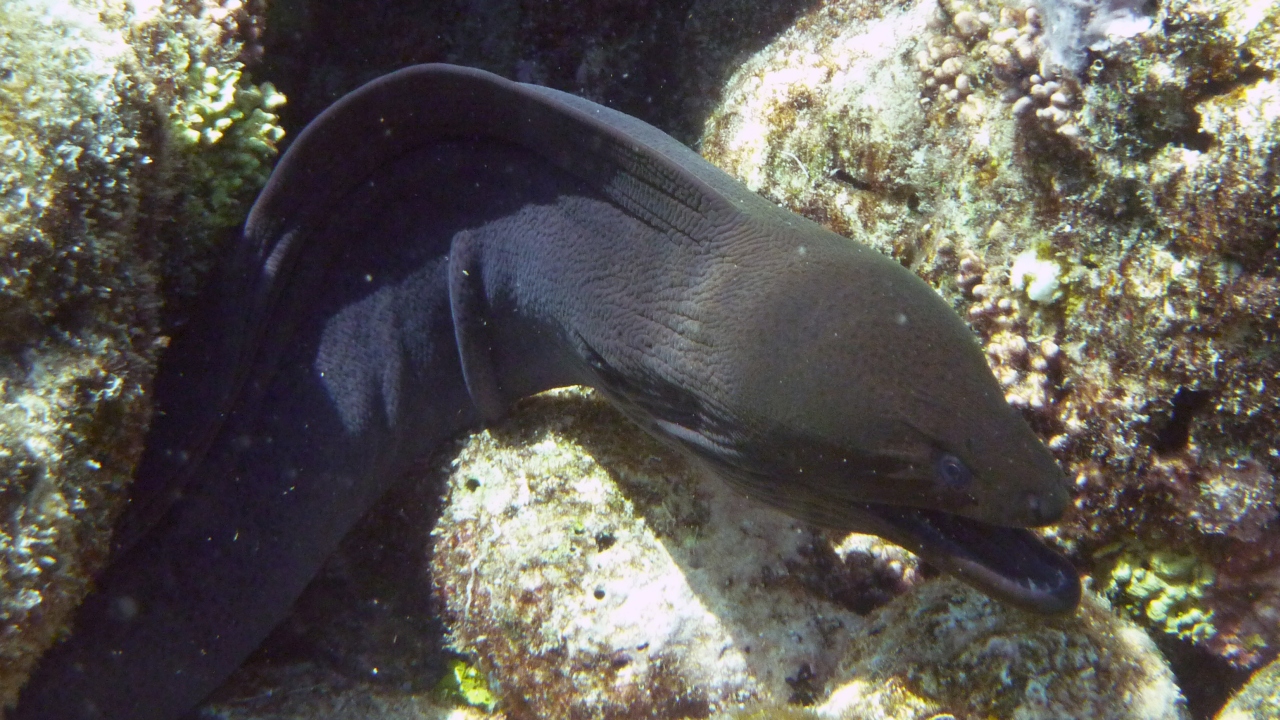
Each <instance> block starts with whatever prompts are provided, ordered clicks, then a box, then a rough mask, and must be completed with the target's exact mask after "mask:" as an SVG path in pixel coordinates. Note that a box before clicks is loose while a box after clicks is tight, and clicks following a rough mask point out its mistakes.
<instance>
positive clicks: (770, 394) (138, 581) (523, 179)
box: [11, 65, 1080, 720]
mask: <svg viewBox="0 0 1280 720" xmlns="http://www.w3.org/2000/svg"><path fill="white" fill-rule="evenodd" d="M225 270H226V272H225V274H224V277H222V278H221V280H219V281H218V282H217V283H215V286H216V287H215V289H214V290H212V291H211V292H210V294H209V298H208V301H207V304H206V310H205V312H204V313H203V314H202V315H200V316H199V317H197V318H196V319H195V320H194V321H193V322H192V323H191V325H190V327H189V328H188V329H187V331H186V332H185V333H184V334H183V336H182V337H180V338H178V340H177V341H176V342H175V344H174V347H173V349H172V350H171V351H170V353H169V355H168V356H167V357H166V358H165V360H164V362H163V363H162V367H161V371H160V375H159V377H158V379H157V389H156V402H157V407H158V412H157V414H156V417H155V420H154V423H153V428H152V430H151V434H150V435H149V438H148V445H147V451H146V453H145V455H144V458H143V461H142V463H141V465H140V467H139V470H138V473H137V480H136V483H135V500H134V501H133V503H132V504H131V506H130V508H129V510H128V511H127V513H126V515H125V517H124V519H123V521H122V523H121V525H120V527H119V529H118V532H117V537H118V538H119V540H118V544H117V547H116V548H115V549H114V553H113V559H112V562H111V564H110V566H109V567H108V569H107V570H106V571H105V572H104V573H103V575H102V576H101V577H100V578H99V579H98V582H97V588H96V591H95V592H94V593H93V594H92V595H91V596H90V597H89V598H88V599H87V600H86V601H85V603H84V604H83V605H82V607H81V608H80V610H79V611H78V614H77V616H76V618H75V624H74V626H73V630H72V633H71V634H70V636H69V638H68V639H67V640H65V641H64V642H62V643H60V644H59V645H57V646H56V647H55V648H54V649H52V650H51V651H50V652H49V653H48V654H47V655H46V657H45V658H44V659H43V660H42V662H41V664H40V666H39V667H38V669H37V671H36V673H35V674H34V675H33V677H32V679H31V681H30V682H29V683H28V685H27V687H26V688H25V690H24V691H23V693H22V695H21V698H20V700H19V705H18V708H17V709H16V710H14V711H13V713H12V715H11V717H13V718H22V719H23V720H32V719H37V718H40V719H46V720H47V719H49V718H66V719H68V720H71V719H75V718H107V719H110V720H116V719H119V720H125V719H131V720H172V719H173V718H177V717H179V716H181V715H183V714H184V713H186V712H187V711H189V710H190V709H191V708H193V707H194V706H195V705H196V704H197V703H198V702H199V701H200V700H201V699H202V698H203V697H204V696H205V695H206V694H208V693H209V692H210V691H211V690H212V689H214V688H215V687H216V686H217V685H218V684H219V683H220V682H221V681H222V680H223V679H224V678H225V677H226V676H227V675H228V674H229V673H230V672H231V671H232V670H234V669H235V668H236V667H237V666H238V665H239V664H240V663H241V662H242V661H243V660H244V658H245V657H246V656H247V655H248V654H249V653H250V652H251V651H252V650H253V649H254V648H255V647H256V646H257V645H258V643H259V642H260V641H261V640H262V639H263V638H264V637H265V636H266V635H267V634H268V632H269V631H270V630H271V629H272V628H273V627H274V626H275V625H276V624H277V623H278V622H279V621H280V620H281V619H283V618H284V617H285V615H286V614H287V612H288V610H289V608H290V605H291V604H292V602H293V601H294V599H295V598H297V596H298V595H299V594H300V593H301V592H302V590H303V588H304V586H305V585H306V584H307V582H308V581H309V580H310V579H311V578H312V576H313V575H314V574H315V573H316V571H317V570H318V569H319V567H320V566H321V564H322V563H323V561H324V560H325V558H326V557H327V556H328V555H329V554H330V553H331V552H332V551H333V550H334V548H335V547H336V545H337V544H338V542H339V540H340V539H341V538H342V537H343V535H344V534H345V533H346V531H347V530H348V528H350V527H351V526H352V524H353V523H354V522H355V521H356V520H357V519H358V518H359V517H360V516H361V515H362V514H363V513H364V512H365V511H366V510H367V509H368V508H369V506H370V505H371V504H372V503H373V502H374V500H376V499H377V498H378V496H379V495H380V494H381V493H382V492H383V491H384V490H385V489H386V488H387V486H388V485H389V484H390V483H391V482H392V481H393V480H394V479H395V478H396V477H397V476H398V475H400V474H402V473H403V472H404V471H405V470H406V469H407V467H408V465H409V463H410V462H411V461H413V460H414V459H416V458H419V457H421V456H423V455H424V454H426V453H429V452H430V451H431V450H432V449H433V448H435V447H437V446H438V445H439V444H440V443H442V442H443V441H445V440H447V439H448V438H450V437H452V436H454V435H456V434H458V433H459V432H461V431H463V430H465V429H467V428H471V427H474V426H476V425H478V424H481V423H483V422H485V421H487V420H492V419H495V418H498V417H500V416H502V415H503V414H504V413H505V412H506V411H507V408H508V406H509V405H510V404H511V403H512V402H514V401H515V400H517V399H519V398H521V397H524V396H526V395H529V394H531V393H535V392H538V391H541V390H544V389H548V388H552V387H557V386H562V385H571V384H586V385H591V386H594V387H595V388H597V389H598V390H599V391H601V392H602V393H603V394H604V395H605V396H606V397H608V398H609V399H610V400H612V401H613V402H614V403H616V404H617V405H618V406H619V407H620V408H621V409H622V410H623V412H624V413H625V414H626V415H627V416H628V417H630V418H631V419H633V420H635V421H636V422H637V423H638V424H640V425H641V426H643V427H644V428H645V429H646V430H648V431H650V432H652V433H654V434H656V435H657V436H658V437H660V438H662V439H664V440H665V441H667V442H669V443H670V444H671V445H673V446H675V447H677V448H679V449H681V450H682V451H684V452H686V453H687V454H689V455H691V456H693V457H694V458H696V459H697V460H698V461H699V462H700V463H701V464H703V465H705V466H706V467H708V468H710V469H711V470H713V471H714V472H715V473H717V474H718V475H720V476H721V477H723V478H724V479H725V480H727V481H728V482H730V483H732V484H733V485H735V486H736V487H737V488H739V489H740V490H742V491H743V492H745V493H747V494H748V495H750V496H751V497H754V498H757V499H758V500H760V501H761V502H764V503H768V504H771V505H774V506H777V507H779V508H781V509H782V510H784V511H786V512H788V513H791V514H792V515H794V516H796V517H798V518H801V519H803V520H806V521H809V522H812V523H815V524H817V525H821V526H826V527H830V528H836V529H845V530H858V531H863V532H872V533H876V534H879V535H882V536H884V537H886V538H888V539H890V540H893V541H895V542H898V543H900V544H902V545H904V546H906V547H908V548H910V549H911V550H914V551H916V552H917V553H919V554H921V555H922V556H923V557H924V558H926V559H927V560H929V561H930V562H932V563H934V564H935V565H937V566H938V567H940V568H942V569H943V570H945V571H947V572H950V573H953V574H955V575H957V576H959V577H960V578H962V579H964V580H966V581H968V582H969V583H971V584H973V585H975V586H976V587H978V588H979V589H981V590H983V591H985V592H987V593H989V594H991V595H992V596H995V597H998V598H1001V599H1003V600H1006V601H1009V602H1012V603H1014V604H1016V605H1019V606H1022V607H1024V608H1029V609H1032V610H1036V611H1040V612H1046V613H1055V612H1066V611H1070V610H1071V609H1072V608H1074V607H1075V605H1076V603H1077V602H1078V600H1079V594H1080V586H1079V581H1078V578H1077V576H1076V573H1075V571H1074V570H1073V568H1072V567H1071V565H1070V564H1069V563H1067V562H1066V561H1065V560H1064V559H1063V558H1061V557H1060V556H1058V555H1057V554H1055V553H1054V552H1053V551H1051V550H1049V549H1048V548H1047V547H1045V546H1044V545H1043V544H1041V543H1040V542H1039V541H1038V540H1037V539H1036V538H1035V536H1034V535H1033V534H1032V533H1030V532H1029V531H1028V530H1026V529H1025V528H1027V527H1031V526H1038V525H1043V524H1046V523H1049V522H1052V521H1054V520H1056V519H1057V518H1058V517H1059V516H1060V515H1061V514H1062V512H1063V510H1064V508H1065V506H1066V504H1067V495H1066V490H1065V484H1064V478H1063V475H1062V473H1061V471H1060V469H1059V468H1058V467H1057V465H1056V464H1055V462H1054V459H1053V457H1052V456H1051V455H1050V453H1049V452H1048V450H1047V449H1046V448H1045V447H1044V446H1043V445H1042V444H1041V443H1040V442H1039V440H1038V439H1037V438H1036V437H1035V435H1034V434H1033V433H1032V432H1031V430H1030V429H1029V428H1028V426H1027V425H1026V424H1025V422H1024V421H1023V420H1022V419H1021V418H1020V417H1019V416H1018V415H1017V414H1016V413H1015V412H1014V411H1013V410H1012V409H1011V408H1010V407H1009V406H1008V405H1007V404H1006V402H1005V400H1004V396H1003V393H1002V391H1001V388H1000V387H999V385H998V383H997V382H996V380H995V379H994V378H993V376H992V374H991V372H990V370H989V369H988V367H987V365H986V362H985V359H984V357H983V354H982V352H981V350H980V348H979V346H978V344H977V342H976V340H975V338H974V337H973V335H972V334H971V332H970V331H969V329H968V328H967V327H966V326H965V324H964V323H963V322H962V321H961V320H960V319H959V317H958V316H957V315H956V314H955V313H954V312H953V311H952V310H951V308H950V307H949V306H948V305H947V304H946V303H945V302H944V301H943V300H942V299H941V298H939V297H938V295H937V294H935V293H934V291H933V290H932V289H931V288H929V287H928V286H927V285H926V284H925V283H924V282H922V281H921V280H920V279H919V278H917V277H916V276H914V275H913V274H912V273H910V272H909V271H907V270H906V269H904V268H903V267H902V266H901V265H899V264H898V263H896V262H894V261H892V260H891V259H889V258H886V257H884V256H882V255H880V254H879V253H877V252H875V251H873V250H871V249H868V248H866V247H863V246H861V245H859V244H857V243H855V242H853V241H850V240H848V239H846V238H843V237H840V236H838V235H835V234H833V233H831V232H829V231H828V230H825V229H824V228H822V227H820V226H818V225H816V224H814V223H812V222H809V221H807V220H805V219H803V218H801V217H798V216H796V215H794V214H792V213H790V212H787V211H785V210H783V209H780V208H778V207H777V206H775V205H773V204H772V203H770V202H768V201H766V200H764V199H762V198H760V197H759V196H757V195H755V194H754V193H752V192H750V191H749V190H747V189H746V188H745V187H743V186H742V185H741V184H739V183H738V182H736V181H734V180H732V179H731V178H729V177H728V176H727V175H725V174H724V173H723V172H721V171H719V170H717V169H716V168H714V167H712V166H711V165H710V164H708V163H707V162H705V161H704V160H703V159H702V158H700V157H698V156H697V155H696V154H695V153H693V152H692V151H690V150H689V149H687V148H685V147H684V146H682V145H680V144H679V143H678V142H676V141H675V140H673V139H672V138H670V137H668V136H667V135H665V134H663V133H662V132H660V131H659V130H657V129H655V128H653V127H651V126H649V125H647V124H645V123H643V122H641V121H639V120H636V119H635V118H632V117H629V116H627V115H624V114H621V113H618V112H615V111H612V110H609V109H607V108H604V107H601V106H599V105H596V104H594V103H591V102H589V101H586V100H583V99H581V98H578V97H575V96H572V95H568V94H564V93H561V92H557V91H554V90H550V89H546V88H541V87H535V86H530V85H523V84H519V83H514V82H510V81H507V80H504V79H501V78H499V77H496V76H494V75H490V74H488V73H485V72H481V71H477V70H471V69H465V68H458V67H452V66H446V65H424V66H418V67H412V68H408V69H405V70H402V71H399V72H396V73H393V74H391V75H388V76H385V77H382V78H380V79H377V80H375V81H373V82H371V83H369V84H367V85H365V86H364V87H362V88H360V89H358V90H356V91H355V92H353V93H351V94H350V95H348V96H346V97H345V98H343V99H342V100H340V101H338V102H337V103H336V104H335V105H334V106H333V107H331V108H330V109H328V110H327V111H325V112H324V113H323V114H322V115H321V116H320V117H318V118H317V119H316V120H315V121H314V122H313V123H311V125H309V126H308V127H307V128H306V129H305V130H304V131H303V132H302V133H301V134H300V135H299V136H298V138H297V140H296V141H295V142H294V143H293V145H292V147H290V149H289V150H288V152H287V153H285V155H284V156H283V157H282V158H281V160H280V162H279V164H278V166H277V168H276V170H275V172H274V173H273V175H272V176H271V179H270V181H269V182H268V184H267V187H266V188H265V189H264V190H263V192H262V194H261V195H260V197H259V198H258V200H257V202H256V204H255V205H254V207H253V210H252V212H251V213H250V215H249V218H248V220H247V222H246V224H245V227H244V230H243V232H242V234H241V237H240V240H239V242H238V244H237V246H236V247H235V248H234V251H233V252H232V253H231V255H230V257H229V258H228V259H227V261H226V265H225Z"/></svg>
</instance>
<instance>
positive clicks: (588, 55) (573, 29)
mask: <svg viewBox="0 0 1280 720" xmlns="http://www.w3.org/2000/svg"><path fill="white" fill-rule="evenodd" d="M817 5H818V3H817V2H816V0H648V1H641V2H631V1H628V2H621V1H617V2H611V1H608V0H569V1H568V2H564V1H561V0H554V1H553V0H445V1H444V2H438V3H422V2H410V1H408V0H378V1H375V2H366V1H364V0H360V2H356V1H355V0H343V1H341V2H328V3H316V2H306V1H305V0H279V1H278V2H272V3H269V4H268V6H267V7H268V9H267V12H268V16H267V18H266V22H265V27H264V29H263V34H262V36H261V38H260V40H259V41H258V46H259V47H260V48H261V50H260V52H257V53H254V54H253V57H252V61H253V62H252V64H251V66H250V70H251V72H252V75H253V77H254V80H255V81H257V82H261V81H263V80H269V81H271V82H273V83H274V84H275V85H276V86H277V87H278V88H279V89H280V90H281V91H282V92H284V94H285V95H286V96H287V97H288V98H289V102H288V104H287V105H286V106H285V107H284V108H283V110H282V113H283V124H284V126H285V128H286V129H287V130H288V133H289V135H288V137H293V136H296V135H297V132H298V131H299V130H300V129H301V128H302V126H303V125H305V124H306V123H307V122H308V121H309V120H310V119H311V118H313V117H315V115H316V114H318V113H319V112H320V111H321V110H323V109H324V108H325V107H327V106H328V105H329V104H331V103H332V102H333V101H334V100H337V99H338V98H339V97H341V96H342V95H343V94H345V93H346V92H349V91H351V90H353V89H355V88H356V87H358V86H359V85H360V84H362V83H364V82H366V81H368V80H370V79H372V78H374V77H377V76H379V75H382V74H385V73H388V72H391V71H393V70H397V69H399V68H402V67H405V66H407V65H412V64H416V63H423V62H449V63H455V64H460V65H468V66H472V67H479V68H482V69H485V70H489V71H490V72H494V73H497V74H498V75H502V76H504V77H508V78H512V79H516V80H521V81H524V82H534V83H537V84H541V85H547V86H549V87H553V88H556V89H558V90H564V91H566V92H571V93H575V94H579V95H583V96H585V97H587V98H589V99H592V100H595V101H597V102H600V103H602V104H604V105H607V106H609V107H612V108H614V109H617V110H621V111H622V112H625V113H628V114H631V115H634V116H636V117H638V118H640V119H642V120H645V121H646V122H649V123H651V124H653V125H656V126H657V127H659V128H661V129H663V130H665V131H666V132H668V133H670V134H672V135H673V136H675V137H676V138H677V139H679V140H680V141H681V142H684V143H686V144H693V143H695V142H696V141H697V139H698V137H699V136H700V134H701V132H702V125H703V122H704V121H705V120H706V118H707V116H708V115H709V113H710V112H711V110H712V109H713V108H714V107H715V106H716V104H718V103H719V101H720V92H721V89H722V88H723V86H724V84H725V81H726V80H727V79H728V78H729V76H730V75H731V74H732V73H733V71H734V70H735V69H737V67H738V65H740V64H741V63H742V61H744V60H745V59H747V58H748V57H750V56H751V55H752V54H753V53H755V52H756V51H758V50H760V49H761V48H763V47H765V46H766V45H768V44H769V43H770V42H771V41H772V40H773V39H774V38H775V37H777V36H778V35H779V34H780V33H782V32H783V31H784V30H786V29H787V28H788V27H790V26H791V25H792V24H793V23H794V22H795V20H796V19H797V18H798V17H800V16H801V15H803V14H804V13H805V12H807V11H809V10H811V9H813V8H815V7H816V6H817ZM285 142H286V144H287V142H288V139H287V138H286V140H285Z"/></svg>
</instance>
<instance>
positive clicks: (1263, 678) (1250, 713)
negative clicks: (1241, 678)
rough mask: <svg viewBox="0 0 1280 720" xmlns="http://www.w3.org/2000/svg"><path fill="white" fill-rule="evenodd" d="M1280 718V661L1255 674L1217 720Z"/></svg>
mask: <svg viewBox="0 0 1280 720" xmlns="http://www.w3.org/2000/svg"><path fill="white" fill-rule="evenodd" d="M1276 717H1280V660H1272V661H1271V662H1270V663H1268V664H1267V665H1265V666H1264V667H1263V668H1262V669H1261V670H1258V671H1257V672H1255V673H1254V674H1253V677H1251V678H1250V679H1249V682H1248V683H1247V684H1245V686H1244V687H1243V688H1241V689H1240V691H1239V692H1237V693H1236V694H1235V695H1234V696H1233V697H1232V698H1231V700H1230V701H1228V702H1227V705H1226V707H1224V708H1222V711H1221V712H1219V713H1218V714H1217V715H1216V716H1215V718H1216V720H1269V719H1270V718H1276Z"/></svg>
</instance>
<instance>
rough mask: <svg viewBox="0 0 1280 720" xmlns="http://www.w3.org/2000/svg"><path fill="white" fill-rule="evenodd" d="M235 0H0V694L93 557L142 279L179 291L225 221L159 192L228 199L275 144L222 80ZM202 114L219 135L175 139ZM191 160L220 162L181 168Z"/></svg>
mask: <svg viewBox="0 0 1280 720" xmlns="http://www.w3.org/2000/svg"><path fill="white" fill-rule="evenodd" d="M236 7H239V3H238V2H234V0H232V1H231V2H229V3H228V4H227V6H223V5H220V4H218V3H216V2H209V3H205V4H202V3H199V2H189V3H176V2H174V3H160V2H153V3H125V2H118V1H112V0H102V1H94V0H74V1H73V0H12V1H10V2H5V3H0V68H2V69H3V72H2V73H0V155H2V156H3V163H2V165H0V167H2V169H0V517H3V518H4V520H3V522H0V706H2V705H4V704H6V703H9V702H12V700H13V699H14V697H15V695H16V692H17V689H18V687H19V686H20V685H21V683H22V682H23V680H24V679H25V677H26V674H27V672H28V671H29V669H30V667H31V666H32V664H33V663H34V662H35V660H36V658H37V657H38V656H39V654H40V653H41V652H43V650H44V649H45V648H46V647H48V646H49V644H50V643H51V642H52V641H53V639H54V638H55V637H56V635H57V634H58V633H59V632H61V631H62V630H63V629H64V623H65V621H66V618H67V615H68V613H69V612H70V610H71V608H72V607H74V605H75V604H76V603H77V602H78V601H79V600H80V598H81V597H83V595H84V593H85V592H86V590H87V587H88V585H87V584H88V581H89V578H90V577H91V576H92V574H93V572H94V571H95V570H96V569H97V568H98V567H100V566H101V564H102V562H103V560H104V558H105V554H106V544H107V540H108V535H109V532H110V527H111V523H112V521H113V519H114V517H115V515H116V512H117V510H118V509H119V508H120V506H121V502H122V501H123V499H124V490H125V488H126V487H127V485H128V478H129V476H130V473H131V472H132V469H133V463H134V461H135V460H136V459H137V456H138V454H139V452H140V451H141V443H142V437H143V433H144V432H145V429H146V426H147V421H148V413H149V406H148V402H147V396H146V386H147V384H148V383H149V381H150V377H151V373H152V372H153V370H154V363H155V358H156V353H157V351H158V349H159V347H160V346H161V345H162V344H163V337H162V336H161V334H160V330H161V306H162V300H161V295H160V291H161V288H162V286H165V285H169V286H171V287H173V288H174V289H176V290H179V291H180V292H182V291H185V292H187V293H190V292H191V289H190V287H189V286H190V284H191V278H192V276H193V274H194V271H192V270H190V269H186V270H184V274H183V276H182V277H181V278H174V277H165V276H164V273H163V269H164V267H165V265H166V264H180V265H182V266H184V267H186V268H189V267H190V266H191V265H192V262H193V261H194V260H196V259H198V258H201V257H206V256H207V255H208V253H209V252H210V250H211V247H212V245H213V242H212V240H213V238H214V237H215V236H216V234H217V233H218V232H219V231H221V230H225V228H226V227H227V226H228V225H229V224H230V225H233V224H235V222H238V219H236V220H234V221H232V220H230V215H229V214H226V215H223V216H220V217H214V216H212V215H210V214H207V213H205V212H204V210H203V209H197V208H190V209H184V208H182V207H179V206H177V203H176V200H175V198H176V196H177V195H176V194H177V192H178V191H180V190H181V189H183V188H190V189H193V190H194V191H195V192H197V193H199V194H200V195H201V197H209V195H208V193H206V190H208V189H210V188H215V187H216V188H224V189H227V192H225V193H224V194H223V196H222V198H221V202H222V207H224V208H227V207H228V206H230V205H232V204H234V203H235V202H237V201H239V202H243V200H244V199H245V196H246V194H247V195H249V196H251V195H252V194H253V193H254V192H256V187H253V186H252V183H254V182H260V178H261V176H262V173H263V168H264V167H265V163H266V161H267V160H269V158H270V157H271V155H273V153H274V149H273V146H272V142H274V140H275V139H278V137H279V135H278V132H279V130H278V128H275V127H274V125H273V122H274V116H271V115H269V113H267V112H266V111H265V110H263V109H262V108H263V107H264V105H265V104H270V103H269V101H268V100H267V99H266V98H270V97H273V96H274V94H273V93H271V92H270V90H269V88H268V91H267V92H266V93H264V92H263V91H261V90H259V89H257V88H250V87H249V86H248V85H246V84H244V83H242V82H241V80H240V74H239V65H238V63H237V62H236V60H235V55H236V48H237V47H238V44H237V42H236V41H235V39H234V36H233V32H232V31H234V29H235V28H236V25H237V23H236V21H235V17H234V13H233V12H232V10H233V9H235V8H236ZM241 91H247V92H248V93H249V94H248V95H241ZM254 93H256V96H254V95H253V94H254ZM223 100H225V101H226V102H223ZM276 102H277V103H278V101H276ZM196 108H199V110H196ZM219 108H220V110H219ZM255 111H256V112H258V113H259V114H257V115H255V114H254V113H255ZM197 112H200V113H203V116H201V117H196V113H197ZM218 112H220V113H221V114H218ZM206 122H207V123H212V124H215V125H218V124H220V125H221V132H222V134H223V135H224V136H229V137H231V138H233V139H232V140H231V141H230V142H226V143H220V142H217V141H218V140H221V139H222V138H212V137H211V136H210V137H207V138H206V137H205V136H204V135H201V137H200V138H196V139H194V140H189V141H186V142H183V141H182V139H183V137H184V136H183V133H184V132H185V131H191V132H197V133H203V132H205V131H206V130H208V129H210V128H207V127H206V126H205V123H206ZM202 143H203V145H202ZM202 163H203V164H209V165H218V164H222V165H224V166H230V167H229V168H228V167H224V168H223V169H221V170H219V171H218V172H217V173H216V175H217V177H216V178H201V179H200V180H199V181H198V182H189V180H190V178H191V177H192V176H193V175H195V174H197V173H195V172H194V171H193V169H194V168H196V167H198V166H200V165H201V164H202ZM215 202H217V199H215ZM204 264H205V265H206V266H207V265H208V262H207V260H205V261H204Z"/></svg>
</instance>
